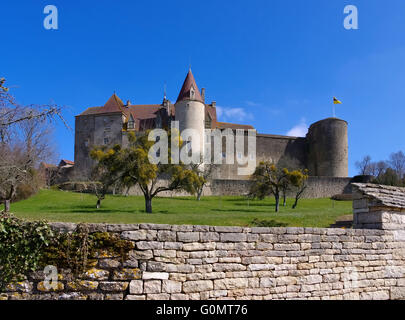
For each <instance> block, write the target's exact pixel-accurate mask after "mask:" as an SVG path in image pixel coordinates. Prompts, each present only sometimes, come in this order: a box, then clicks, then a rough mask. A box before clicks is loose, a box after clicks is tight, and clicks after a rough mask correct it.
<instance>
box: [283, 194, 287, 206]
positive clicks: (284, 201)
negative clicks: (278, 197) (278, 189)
mask: <svg viewBox="0 0 405 320" xmlns="http://www.w3.org/2000/svg"><path fill="white" fill-rule="evenodd" d="M286 203H287V200H286V195H285V192H283V207H285V205H286Z"/></svg>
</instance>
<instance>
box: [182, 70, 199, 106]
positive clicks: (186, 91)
mask: <svg viewBox="0 0 405 320" xmlns="http://www.w3.org/2000/svg"><path fill="white" fill-rule="evenodd" d="M191 87H193V88H194V99H190V90H191ZM182 100H195V101H200V102H201V103H204V101H203V99H202V97H201V94H200V91H199V90H198V87H197V84H196V82H195V79H194V76H193V74H192V72H191V69H190V70H188V73H187V77H186V79H185V80H184V83H183V86H182V87H181V90H180V93H179V96H178V97H177V101H176V102H179V101H182Z"/></svg>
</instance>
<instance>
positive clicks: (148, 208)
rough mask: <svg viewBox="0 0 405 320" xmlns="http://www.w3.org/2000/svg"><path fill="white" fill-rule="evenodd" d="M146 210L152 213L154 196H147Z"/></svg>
mask: <svg viewBox="0 0 405 320" xmlns="http://www.w3.org/2000/svg"><path fill="white" fill-rule="evenodd" d="M145 211H146V212H147V213H152V198H149V197H145Z"/></svg>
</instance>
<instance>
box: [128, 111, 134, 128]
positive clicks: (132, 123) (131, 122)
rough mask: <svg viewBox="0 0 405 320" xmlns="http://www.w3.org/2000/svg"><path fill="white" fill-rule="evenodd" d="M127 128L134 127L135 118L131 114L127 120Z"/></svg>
mask: <svg viewBox="0 0 405 320" xmlns="http://www.w3.org/2000/svg"><path fill="white" fill-rule="evenodd" d="M128 129H135V120H134V118H133V117H132V114H131V116H130V118H129V121H128Z"/></svg>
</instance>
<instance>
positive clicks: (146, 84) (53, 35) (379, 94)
mask: <svg viewBox="0 0 405 320" xmlns="http://www.w3.org/2000/svg"><path fill="white" fill-rule="evenodd" d="M48 4H53V5H55V6H56V7H57V8H58V11H59V29H58V30H46V29H45V28H44V27H43V19H44V17H45V15H44V14H43V9H44V7H45V6H46V5H48ZM349 4H351V5H356V6H357V8H358V14H359V29H358V30H346V29H345V28H344V27H343V20H344V18H345V14H344V13H343V8H344V7H345V6H346V5H349ZM0 30H1V33H2V41H1V50H0V76H4V77H6V78H7V80H8V81H7V84H8V85H9V86H11V87H12V93H13V94H14V95H15V96H16V97H17V99H18V100H19V102H21V103H24V104H29V103H37V104H45V103H49V102H55V103H57V104H59V105H63V106H65V107H66V109H65V112H64V115H65V117H66V119H67V120H68V122H69V123H70V124H71V126H72V127H73V126H74V115H76V114H79V113H80V112H82V111H83V110H84V109H86V108H87V107H89V106H98V105H103V104H104V103H105V102H106V101H107V100H108V98H109V97H110V96H111V94H112V93H113V92H114V90H115V91H116V92H117V94H118V95H119V96H120V97H121V99H122V100H124V101H126V100H128V99H129V100H131V102H132V103H135V104H136V103H139V104H147V103H160V102H161V100H162V97H163V87H164V84H165V83H166V84H167V93H168V98H169V99H171V100H172V101H173V100H175V99H176V97H177V94H178V92H179V90H180V87H181V85H182V82H183V80H184V77H185V76H186V73H187V69H188V66H189V64H191V66H192V70H193V73H194V76H195V78H196V81H197V84H198V86H199V87H200V88H201V87H205V88H206V99H207V100H208V101H209V102H210V101H212V100H215V101H216V102H217V105H218V106H220V108H221V109H220V110H221V112H220V114H221V119H220V120H222V121H232V122H237V123H238V122H239V123H248V124H253V125H254V126H255V127H256V128H257V129H258V131H259V132H261V133H273V134H286V133H288V132H291V130H292V129H297V126H298V129H300V128H305V126H307V125H309V124H311V123H313V122H315V121H317V120H320V119H323V118H326V117H329V116H331V115H332V104H331V99H332V97H333V96H336V97H338V98H339V99H340V100H341V101H342V102H343V104H342V105H338V106H337V108H336V114H337V116H338V117H340V118H342V119H345V120H347V121H348V123H349V174H350V175H353V174H355V173H356V170H355V167H354V162H355V161H356V160H359V159H360V158H361V157H362V156H364V155H366V154H369V155H371V157H372V158H373V159H374V160H382V159H386V158H388V156H389V154H390V153H391V152H394V151H398V150H403V151H405V139H404V138H403V137H404V134H403V128H404V126H403V123H404V118H405V108H404V104H405V102H404V101H405V100H404V97H403V96H404V94H403V92H404V91H405V90H404V89H405V72H404V67H405V36H404V31H405V1H403V0H390V1H382V0H351V1H343V0H329V1H325V0H306V1H302V0H263V1H259V0H257V1H255V0H250V1H246V0H245V1H240V0H233V1H211V0H205V1H177V0H173V1H153V2H150V1H148V2H147V1H123V0H121V1H103V0H99V1H80V2H79V1H56V0H52V1H46V2H45V1H29V0H26V1H20V0H14V1H7V2H3V3H2V5H1V11H0ZM57 126H58V128H57V130H56V132H55V141H56V142H57V144H58V150H59V154H60V157H62V158H67V159H72V160H73V151H74V133H73V132H70V131H68V130H66V129H65V128H64V127H63V125H62V124H61V123H58V124H57ZM298 131H300V130H298ZM294 132H297V131H296V130H295V131H294Z"/></svg>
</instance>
